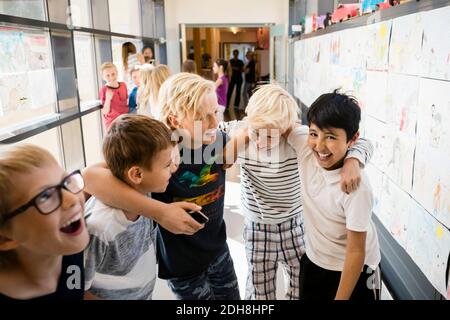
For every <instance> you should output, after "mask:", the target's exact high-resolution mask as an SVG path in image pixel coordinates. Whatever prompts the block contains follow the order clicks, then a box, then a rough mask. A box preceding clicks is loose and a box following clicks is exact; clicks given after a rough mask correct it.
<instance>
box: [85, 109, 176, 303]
mask: <svg viewBox="0 0 450 320" xmlns="http://www.w3.org/2000/svg"><path fill="white" fill-rule="evenodd" d="M173 146H174V144H173V142H172V141H171V132H170V131H169V129H168V128H167V127H166V126H165V125H164V124H163V123H162V122H159V121H157V120H154V119H151V118H149V117H147V116H144V115H122V116H120V117H119V118H117V119H116V120H114V122H113V123H112V124H111V127H110V129H109V131H108V134H107V135H106V137H105V139H104V142H103V155H104V158H105V161H106V164H107V166H108V168H109V169H110V170H111V172H112V173H113V175H114V176H115V177H117V178H118V179H120V180H122V181H123V182H125V183H126V184H128V185H129V186H130V187H132V188H133V189H135V190H136V191H138V192H140V193H141V194H144V195H147V194H149V193H150V192H164V191H165V190H166V188H167V185H168V184H169V179H170V177H171V175H172V172H174V171H175V169H176V168H175V164H174V162H173V161H172V156H173V152H172V151H173ZM86 212H87V224H88V230H89V234H90V237H91V241H90V244H89V247H88V249H87V250H86V252H85V257H86V263H85V270H86V282H85V287H86V290H87V292H86V296H85V298H86V299H98V298H100V299H108V300H116V299H120V300H150V299H151V298H152V293H153V288H154V286H155V282H156V253H155V244H154V239H155V236H156V229H155V227H156V224H155V223H154V222H153V220H151V219H149V218H146V217H141V216H140V215H139V214H135V213H131V212H127V211H124V210H121V209H117V208H112V207H110V206H108V205H106V204H104V203H102V202H101V201H99V200H98V199H96V198H91V199H89V201H88V202H87V204H86Z"/></svg>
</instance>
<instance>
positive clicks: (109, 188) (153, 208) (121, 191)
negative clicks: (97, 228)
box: [83, 163, 204, 235]
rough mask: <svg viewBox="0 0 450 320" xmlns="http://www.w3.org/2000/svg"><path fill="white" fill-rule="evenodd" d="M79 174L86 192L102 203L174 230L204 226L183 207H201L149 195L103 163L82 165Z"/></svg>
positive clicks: (191, 231) (189, 231)
mask: <svg viewBox="0 0 450 320" xmlns="http://www.w3.org/2000/svg"><path fill="white" fill-rule="evenodd" d="M83 177H84V180H85V183H86V186H85V190H86V192H88V193H90V194H92V195H94V196H95V197H96V198H98V199H99V200H100V201H102V202H103V203H105V204H107V205H109V206H111V207H115V208H120V209H122V210H125V211H129V212H132V213H135V214H139V215H142V216H144V217H148V218H151V219H153V220H155V221H156V222H157V223H158V224H160V225H161V226H162V227H163V228H164V229H166V230H168V231H170V232H172V233H174V234H188V235H192V234H194V233H196V232H197V231H198V230H200V229H202V228H203V227H204V225H202V224H200V223H198V222H197V221H195V220H194V219H193V218H192V217H191V216H190V215H189V214H188V213H187V212H186V210H196V211H197V210H200V209H201V207H199V206H197V205H196V204H193V203H188V202H175V203H171V204H167V203H163V202H160V201H157V200H154V199H150V198H148V197H146V196H144V195H143V194H140V193H139V192H137V191H136V190H134V189H133V188H131V187H130V186H128V185H127V184H126V183H124V182H122V181H120V180H119V179H117V178H116V177H115V176H114V175H113V174H112V173H111V171H110V170H109V169H108V168H107V166H106V163H100V164H96V165H93V166H90V167H88V168H86V169H84V170H83Z"/></svg>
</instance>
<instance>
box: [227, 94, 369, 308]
mask: <svg viewBox="0 0 450 320" xmlns="http://www.w3.org/2000/svg"><path fill="white" fill-rule="evenodd" d="M297 111H298V106H297V103H296V102H295V100H294V99H293V98H292V97H291V96H290V95H289V93H288V92H286V91H285V90H284V89H282V88H281V87H280V86H278V85H265V86H262V87H261V88H260V89H259V90H257V91H256V92H255V93H254V94H253V96H252V97H251V99H250V101H249V103H248V106H247V109H246V113H247V118H246V121H245V122H243V123H240V124H238V125H237V126H234V128H233V125H232V124H228V126H227V128H225V130H229V131H231V135H232V136H234V137H233V139H232V140H231V141H230V143H228V144H227V146H226V156H225V157H226V159H225V161H226V163H227V164H228V163H231V162H233V160H234V159H235V158H236V157H237V162H238V163H239V164H240V166H241V207H242V210H243V212H244V215H245V228H244V240H245V250H246V256H247V262H248V268H249V269H248V276H247V286H246V296H245V298H246V299H256V300H274V299H276V271H277V268H278V264H279V263H281V265H282V267H283V269H284V271H285V273H286V275H287V280H288V281H287V292H286V298H287V299H299V278H300V259H301V257H302V255H303V254H304V252H305V248H304V239H303V234H304V228H303V201H302V196H301V188H302V182H301V179H300V175H299V170H298V161H297V153H296V151H295V150H294V149H293V148H292V147H291V146H290V145H289V144H288V143H287V139H286V138H285V137H284V133H286V132H287V131H288V128H292V127H293V126H294V125H295V124H296V123H297V122H298V112H297ZM225 125H226V124H225ZM233 133H234V134H233ZM305 134H306V133H305ZM231 148H233V149H234V150H231ZM370 156H371V145H370V142H368V141H364V140H363V139H360V140H359V142H357V144H356V145H355V146H354V147H353V148H352V149H350V152H349V154H348V156H347V158H346V161H345V164H344V167H343V173H342V179H341V183H342V185H343V188H345V191H347V192H351V191H353V190H354V189H356V187H357V181H358V179H359V178H360V168H359V162H361V163H363V164H364V163H365V162H366V161H367V159H369V158H370Z"/></svg>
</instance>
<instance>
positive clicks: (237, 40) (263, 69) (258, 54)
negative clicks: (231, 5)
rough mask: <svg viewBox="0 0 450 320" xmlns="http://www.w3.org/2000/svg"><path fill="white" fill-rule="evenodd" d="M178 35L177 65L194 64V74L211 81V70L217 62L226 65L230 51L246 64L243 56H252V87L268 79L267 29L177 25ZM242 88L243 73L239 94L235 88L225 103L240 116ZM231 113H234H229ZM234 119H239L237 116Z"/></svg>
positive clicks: (230, 57)
mask: <svg viewBox="0 0 450 320" xmlns="http://www.w3.org/2000/svg"><path fill="white" fill-rule="evenodd" d="M180 32H181V35H182V37H181V38H182V41H181V61H180V63H181V65H182V64H183V62H184V61H186V60H187V59H190V60H193V61H195V64H196V70H197V74H199V75H201V76H203V77H204V78H206V79H210V80H213V81H214V80H215V78H216V76H215V75H214V74H213V70H212V66H213V63H214V61H216V60H217V59H224V60H226V61H230V59H232V57H233V51H234V50H238V52H239V54H238V59H239V60H241V61H242V62H243V63H244V66H245V65H247V64H248V62H249V60H248V59H247V57H246V54H247V52H253V59H254V61H255V62H256V64H255V65H256V68H255V73H256V83H259V82H261V81H268V80H269V78H270V68H271V62H270V58H269V57H270V26H269V25H267V24H264V25H263V24H261V25H251V26H248V25H230V26H224V25H220V26H219V25H208V26H203V25H202V26H198V25H184V24H183V25H180ZM228 69H229V70H228V75H229V80H231V67H230V65H229V68H228ZM244 84H245V73H242V83H241V87H240V88H239V89H240V90H237V86H235V88H234V90H233V92H232V95H231V97H230V99H229V101H227V102H228V106H231V108H227V109H235V110H236V112H238V113H242V112H243V110H244V109H245V107H246V106H245V105H244V101H246V100H245V99H243V98H244V97H243V96H242V95H243V94H244V92H243V88H244ZM238 91H239V92H240V99H239V98H238V100H239V103H238V105H237V106H236V108H233V107H234V105H235V102H236V94H237V93H238ZM233 111H234V110H233ZM237 118H240V117H239V115H237Z"/></svg>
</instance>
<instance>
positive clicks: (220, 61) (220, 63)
mask: <svg viewBox="0 0 450 320" xmlns="http://www.w3.org/2000/svg"><path fill="white" fill-rule="evenodd" d="M216 64H217V66H219V67H220V66H222V68H223V73H227V68H228V61H225V60H223V59H217V60H216Z"/></svg>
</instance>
